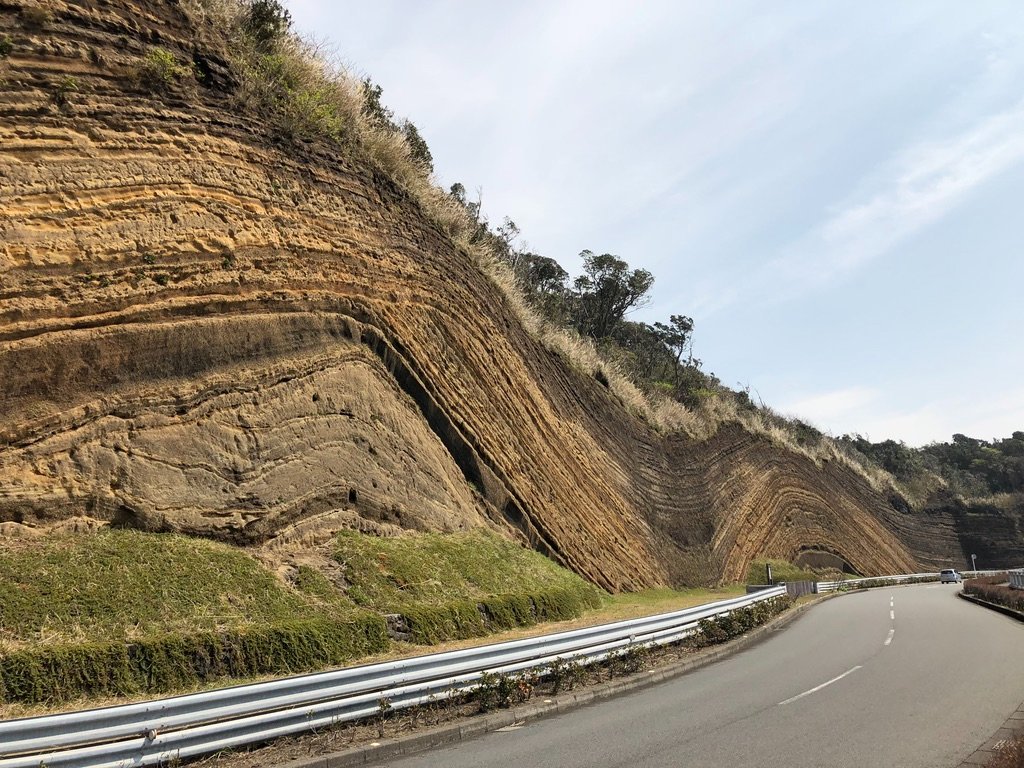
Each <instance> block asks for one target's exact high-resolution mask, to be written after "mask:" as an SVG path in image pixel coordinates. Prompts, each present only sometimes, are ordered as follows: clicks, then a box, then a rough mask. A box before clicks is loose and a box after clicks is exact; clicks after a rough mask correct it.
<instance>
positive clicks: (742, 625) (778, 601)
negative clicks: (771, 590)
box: [688, 595, 793, 648]
mask: <svg viewBox="0 0 1024 768" xmlns="http://www.w3.org/2000/svg"><path fill="white" fill-rule="evenodd" d="M792 605H793V598H791V597H789V596H788V595H782V596H780V597H773V598H772V599H771V600H764V601H762V602H760V603H754V604H753V605H748V606H745V607H743V608H737V609H736V610H733V611H730V612H729V613H727V614H725V615H724V616H715V617H714V618H712V619H701V620H700V622H698V631H697V633H696V634H694V635H691V636H690V638H689V640H688V644H689V645H690V646H691V647H694V648H704V647H706V646H709V645H718V644H719V643H724V642H725V641H726V640H730V639H732V638H734V637H739V636H740V635H742V634H745V633H746V632H749V631H750V630H751V629H753V628H754V627H758V626H760V625H761V624H764V623H765V622H767V621H768V620H769V619H770V618H772V617H773V616H777V615H778V614H780V613H782V612H783V611H785V610H786V609H787V608H789V607H790V606H792Z"/></svg>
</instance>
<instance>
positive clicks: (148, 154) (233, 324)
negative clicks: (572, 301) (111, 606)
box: [0, 0, 960, 590]
mask: <svg viewBox="0 0 1024 768" xmlns="http://www.w3.org/2000/svg"><path fill="white" fill-rule="evenodd" d="M46 7H47V8H48V9H49V10H50V11H51V14H52V17H51V18H50V19H48V20H47V21H46V22H45V23H43V24H41V25H32V24H29V23H28V22H27V21H26V17H25V14H24V13H22V14H21V15H19V6H18V4H17V3H14V4H11V3H0V28H3V29H10V30H12V32H11V42H12V52H11V54H10V56H9V57H8V58H7V59H5V60H3V61H2V63H0V67H2V72H0V77H2V78H3V80H4V86H3V88H2V90H0V371H3V378H2V385H0V414H2V416H0V527H3V526H4V525H6V527H7V528H8V529H11V528H16V527H17V525H21V524H25V525H37V526H38V525H50V524H53V523H54V522H56V521H60V520H67V519H70V518H72V517H83V516H84V517H91V518H95V519H99V520H110V521H114V522H117V523H119V524H123V525H130V526H135V527H139V528H144V529H149V530H174V531H182V532H186V533H191V534H197V535H204V536H209V537H213V538H219V539H223V540H228V541H233V542H236V543H239V544H256V543H262V542H266V541H267V540H269V539H273V538H275V537H276V538H281V539H292V540H295V541H300V542H315V541H319V540H322V539H323V538H324V537H325V536H326V535H328V534H329V533H330V532H332V531H335V530H338V529H339V528H344V527H357V528H360V529H363V530H370V531H373V530H380V531H393V530H395V527H396V526H397V527H399V528H412V529H421V530H437V531H452V530H459V529H466V528H472V527H478V526H490V527H494V528H498V529H504V530H509V531H513V532H516V533H517V535H521V536H523V537H525V538H526V539H527V540H528V541H529V542H530V543H532V544H533V545H534V546H535V547H537V548H538V549H540V550H541V551H543V552H546V553H548V554H550V555H552V556H553V557H554V558H555V559H557V560H558V561H560V562H562V563H564V564H566V565H568V566H570V567H572V568H573V569H574V570H576V571H577V572H579V573H581V574H583V575H584V576H586V577H588V578H589V579H591V580H592V581H594V582H595V583H597V584H600V585H601V586H604V587H606V588H608V589H611V590H625V589H636V588H641V587H645V586H649V585H654V584H661V583H666V582H674V583H684V582H685V583H699V582H712V581H719V580H722V579H734V578H738V577H740V576H741V575H742V574H743V573H744V572H745V570H746V566H747V563H748V562H749V561H750V560H751V559H752V558H753V557H755V556H757V555H770V556H779V557H784V558H791V557H792V556H794V555H795V554H796V553H798V552H799V551H801V550H802V549H808V548H811V549H821V550H825V551H828V552H833V553H835V554H836V555H837V556H839V557H841V558H842V559H844V560H845V561H846V562H848V563H849V564H851V565H852V566H853V567H854V568H856V569H858V570H859V571H861V572H864V573H883V572H903V571H907V570H912V569H914V568H916V567H917V566H918V563H917V562H916V561H922V562H940V561H944V560H945V559H947V558H949V557H952V556H954V555H956V556H959V553H960V543H959V540H958V539H957V536H956V532H955V529H954V527H953V525H952V524H949V525H947V524H946V523H942V524H941V525H939V526H933V525H930V524H928V522H927V521H924V522H922V520H921V519H919V518H917V517H915V516H913V515H908V514H905V513H903V512H901V511H900V510H899V509H897V508H895V507H894V506H893V505H892V504H891V503H890V500H889V499H887V498H885V497H883V496H882V495H880V494H878V493H877V492H875V491H874V490H873V489H872V488H871V486H870V485H869V484H868V483H867V482H866V481H865V480H864V479H863V478H861V477H860V476H858V475H856V474H855V473H853V472H851V471H850V470H849V469H847V468H845V467H841V466H838V465H830V464H824V465H822V466H816V465H815V464H814V463H813V462H811V460H809V459H807V458H805V457H803V456H801V455H797V454H794V453H791V452H789V451H786V450H784V449H782V448H779V447H777V446H776V445H773V444H772V443H771V442H769V441H768V440H767V439H766V438H764V437H760V436H755V435H751V434H749V433H747V432H745V431H744V430H743V429H741V428H740V427H738V426H731V427H726V428H723V429H721V430H719V432H718V433H717V434H716V435H715V436H714V437H712V438H710V439H709V440H707V441H704V442H700V441H694V440H691V439H688V438H684V437H681V436H668V437H666V436H663V435H660V434H658V433H655V432H653V431H652V430H651V429H650V428H648V427H647V426H646V425H645V424H643V423H642V422H640V421H638V420H637V419H635V418H634V417H632V416H630V415H628V414H627V413H626V411H625V409H624V408H623V407H622V406H621V404H620V403H619V402H618V401H617V400H616V399H615V397H614V396H613V395H612V394H611V393H610V392H609V390H608V389H606V388H605V387H603V386H602V385H601V384H599V383H598V382H597V381H595V380H594V379H592V378H590V377H587V376H582V375H580V374H579V373H577V372H576V371H575V370H573V369H572V368H571V367H570V366H569V365H567V364H566V362H565V361H564V360H562V359H561V358H560V357H558V356H557V355H554V354H553V353H551V352H549V351H548V350H546V349H545V348H543V347H542V346H540V345H539V344H538V343H536V342H535V341H534V340H533V339H531V338H530V336H529V335H528V334H527V333H526V332H525V331H524V329H523V328H522V326H521V325H520V324H519V322H518V321H517V320H516V316H515V315H514V313H513V312H512V311H511V310H510V308H509V307H508V306H507V302H506V300H505V299H504V297H503V295H502V294H501V292H500V291H499V290H498V289H497V288H496V287H495V286H494V285H493V284H492V283H491V282H490V281H489V280H488V278H486V277H485V276H484V275H483V274H482V273H481V272H480V270H479V269H478V268H477V267H476V266H475V265H474V264H473V263H472V261H471V260H470V259H469V257H468V256H466V255H465V254H463V253H461V252H459V251H458V250H457V249H456V248H454V247H453V245H452V244H451V242H450V241H449V240H448V239H446V238H445V237H444V236H443V235H442V234H441V232H440V231H439V230H438V229H437V228H436V227H435V226H434V225H432V224H431V223H430V222H429V221H428V220H427V218H426V217H425V216H424V215H423V214H422V212H421V211H420V209H419V208H418V206H417V204H416V203H415V202H414V201H413V200H412V199H411V198H410V197H409V196H407V195H406V194H405V193H403V191H402V190H401V189H399V188H398V187H397V186H396V185H395V184H393V183H392V182H391V181H390V180H389V179H387V178H385V177H384V176H383V175H381V174H380V173H378V172H375V171H374V170H373V169H372V168H370V167H368V166H367V164H366V163H365V162H360V161H357V160H355V159H354V158H353V157H348V156H346V155H345V154H343V153H339V152H338V151H337V149H335V148H332V147H329V146H327V145H321V144H317V143H315V142H313V143H294V142H293V143H282V142H281V141H280V140H279V139H278V138H277V137H276V136H274V135H273V133H272V131H271V130H270V129H269V128H268V124H267V121H266V120H263V119H261V118H260V116H258V115H247V114H244V113H242V112H239V111H238V110H236V109H234V108H233V107H232V91H233V88H234V79H233V75H232V73H231V72H230V70H229V69H228V68H227V67H226V64H225V60H226V59H225V57H224V52H223V48H222V43H219V42H218V41H217V39H216V34H215V30H213V29H211V28H208V27H204V26H202V25H201V24H196V23H194V22H192V21H190V20H189V18H188V16H187V14H186V13H185V11H184V10H183V9H182V6H180V5H178V4H177V3H172V2H168V3H159V2H135V3H128V2H123V1H121V0H110V2H107V3H103V4H94V3H86V2H80V3H76V2H49V3H46ZM157 44H158V45H160V46H162V47H164V48H166V49H168V50H171V51H172V52H174V53H175V54H176V55H177V56H180V57H181V58H182V59H185V60H187V59H194V60H195V61H196V62H197V63H198V64H199V65H200V67H201V68H202V69H203V71H205V72H206V73H207V78H206V83H205V84H204V85H202V86H196V87H184V88H169V89H166V90H164V91H162V92H160V93H157V94H153V93H150V92H148V91H146V90H143V89H139V88H133V87H132V86H131V85H130V78H129V74H130V72H131V70H132V67H133V66H136V65H137V63H138V61H139V60H141V58H142V57H144V56H145V55H146V54H147V52H148V51H150V50H151V49H152V47H153V46H154V45H157ZM68 76H71V77H73V78H74V88H73V89H68V88H67V85H68V83H67V81H66V80H65V78H67V77H68ZM59 102H65V103H63V104H60V103H59ZM947 516H948V515H947Z"/></svg>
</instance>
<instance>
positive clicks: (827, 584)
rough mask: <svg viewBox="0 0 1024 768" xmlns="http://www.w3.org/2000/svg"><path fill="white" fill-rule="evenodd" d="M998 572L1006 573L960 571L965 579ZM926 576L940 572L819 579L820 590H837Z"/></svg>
mask: <svg viewBox="0 0 1024 768" xmlns="http://www.w3.org/2000/svg"><path fill="white" fill-rule="evenodd" d="M997 573H1006V571H1005V570H992V571H960V575H961V576H963V577H964V578H965V579H967V578H975V577H977V576H994V575H995V574H997ZM926 578H933V579H935V580H936V581H938V579H939V573H938V571H928V572H927V573H902V574H899V575H898V576H864V577H863V578H856V579H843V580H842V581H819V582H818V592H835V591H836V590H837V589H841V588H842V587H843V586H845V585H850V586H852V587H856V585H858V584H863V583H865V582H868V581H880V582H882V583H884V584H905V583H906V582H908V581H910V580H911V579H926Z"/></svg>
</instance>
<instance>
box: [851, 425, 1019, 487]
mask: <svg viewBox="0 0 1024 768" xmlns="http://www.w3.org/2000/svg"><path fill="white" fill-rule="evenodd" d="M841 442H842V443H843V444H844V445H846V446H848V447H849V448H850V449H852V450H855V451H857V452H859V453H860V454H862V455H863V456H864V457H865V458H866V459H867V460H869V461H871V462H873V463H875V464H877V465H878V466H879V467H881V468H882V469H884V470H885V471H886V472H890V473H891V474H892V475H893V476H894V477H895V478H896V479H897V480H899V481H900V482H901V483H904V484H906V485H908V486H914V487H927V485H928V484H929V476H932V478H938V479H939V481H941V483H942V484H943V485H945V486H946V487H947V488H949V489H950V490H951V491H952V492H953V493H955V494H957V495H959V496H961V497H963V498H965V499H971V498H985V497H990V496H995V495H998V494H1007V493H1021V492H1024V432H1014V433H1013V435H1012V436H1010V437H1007V438H1005V439H1002V440H998V439H997V440H992V441H991V442H989V441H986V440H978V439H976V438H973V437H967V435H962V434H955V435H953V439H952V441H951V442H948V443H931V444H930V445H926V446H923V447H921V448H911V447H909V446H907V445H906V444H905V443H902V442H897V441H895V440H884V441H882V442H880V443H872V442H870V441H869V440H867V439H866V438H865V437H863V436H861V435H844V436H843V437H842V438H841ZM931 484H932V485H934V484H935V481H934V479H932V481H931Z"/></svg>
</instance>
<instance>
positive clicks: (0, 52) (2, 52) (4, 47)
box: [0, 35, 14, 59]
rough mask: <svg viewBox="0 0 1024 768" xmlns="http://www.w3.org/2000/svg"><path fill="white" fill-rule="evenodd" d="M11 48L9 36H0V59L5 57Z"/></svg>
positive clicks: (9, 53) (8, 54)
mask: <svg viewBox="0 0 1024 768" xmlns="http://www.w3.org/2000/svg"><path fill="white" fill-rule="evenodd" d="M13 50H14V43H12V42H11V38H9V37H7V35H4V36H3V37H0V59H6V58H7V57H8V56H10V55H11V52H12V51H13Z"/></svg>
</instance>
